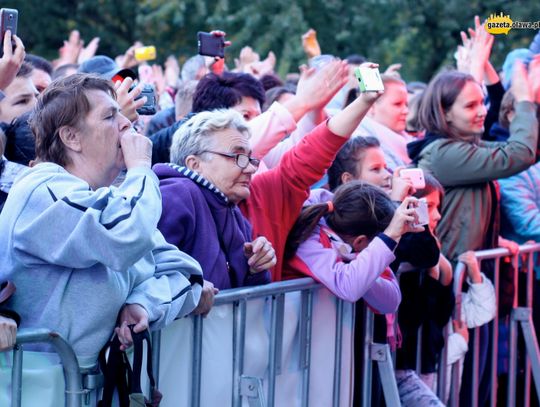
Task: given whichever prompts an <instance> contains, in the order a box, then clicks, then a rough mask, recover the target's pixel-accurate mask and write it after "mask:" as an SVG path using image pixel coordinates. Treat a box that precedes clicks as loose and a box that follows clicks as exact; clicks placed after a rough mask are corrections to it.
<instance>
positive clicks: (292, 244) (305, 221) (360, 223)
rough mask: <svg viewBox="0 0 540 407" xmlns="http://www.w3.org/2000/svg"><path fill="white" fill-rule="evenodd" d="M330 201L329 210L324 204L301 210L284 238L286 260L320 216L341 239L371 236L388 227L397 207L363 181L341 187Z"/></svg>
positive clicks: (311, 230) (378, 189)
mask: <svg viewBox="0 0 540 407" xmlns="http://www.w3.org/2000/svg"><path fill="white" fill-rule="evenodd" d="M332 203H333V210H332V211H330V208H329V206H328V204H326V203H323V204H317V205H311V206H308V207H306V208H304V209H303V210H302V212H301V214H300V216H299V217H298V220H297V221H296V223H295V224H294V226H293V228H292V230H291V233H290V234H289V237H288V239H287V245H286V247H285V258H286V259H289V258H292V257H293V256H294V254H295V253H296V250H297V249H298V246H300V244H301V243H302V242H304V241H305V240H307V238H308V237H309V236H310V235H311V233H313V230H314V229H315V226H317V224H318V223H319V221H320V219H321V218H322V217H323V216H324V217H325V220H326V222H327V224H328V226H329V227H330V228H331V229H332V230H333V231H334V232H336V233H337V234H338V235H339V236H340V237H341V238H342V239H346V238H348V237H350V238H354V237H356V236H359V235H366V236H367V237H368V238H369V239H372V238H373V237H374V236H375V235H376V234H377V233H379V232H382V231H384V229H386V228H387V227H388V225H389V224H390V221H391V220H392V217H393V216H394V212H395V208H396V206H395V204H394V203H393V202H392V200H391V199H390V197H389V196H388V195H387V194H386V193H385V192H384V191H383V190H382V189H380V188H379V187H376V186H374V185H371V184H369V183H366V182H362V181H352V182H348V183H346V184H344V185H342V186H340V187H339V188H338V189H337V190H336V193H335V194H334V198H333V200H332Z"/></svg>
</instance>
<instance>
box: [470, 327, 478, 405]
mask: <svg viewBox="0 0 540 407" xmlns="http://www.w3.org/2000/svg"><path fill="white" fill-rule="evenodd" d="M479 353H480V328H479V327H477V328H474V342H473V359H472V381H471V405H473V406H478V388H479V385H480V381H479V375H480V369H479V365H480V360H479V358H480V356H479Z"/></svg>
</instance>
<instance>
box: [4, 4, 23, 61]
mask: <svg viewBox="0 0 540 407" xmlns="http://www.w3.org/2000/svg"><path fill="white" fill-rule="evenodd" d="M18 20H19V12H18V11H17V10H15V9H13V8H1V9H0V35H1V36H2V37H1V38H2V41H3V40H4V37H5V35H6V31H8V30H9V31H10V32H11V46H12V48H13V49H15V47H16V43H15V40H14V39H13V36H14V35H17V22H18ZM1 52H2V55H3V52H4V50H3V48H2V49H1Z"/></svg>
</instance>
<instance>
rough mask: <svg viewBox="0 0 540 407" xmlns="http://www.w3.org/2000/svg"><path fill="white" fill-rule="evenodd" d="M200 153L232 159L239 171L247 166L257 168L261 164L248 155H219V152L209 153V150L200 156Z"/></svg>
mask: <svg viewBox="0 0 540 407" xmlns="http://www.w3.org/2000/svg"><path fill="white" fill-rule="evenodd" d="M202 153H212V154H217V155H220V156H222V157H227V158H234V161H235V162H236V165H238V166H239V167H240V168H241V169H245V168H247V166H248V165H249V164H251V165H253V166H254V167H255V168H259V164H260V163H261V160H258V159H256V158H252V157H250V156H249V155H247V154H242V153H236V154H235V153H221V152H219V151H210V150H204V151H201V154H202Z"/></svg>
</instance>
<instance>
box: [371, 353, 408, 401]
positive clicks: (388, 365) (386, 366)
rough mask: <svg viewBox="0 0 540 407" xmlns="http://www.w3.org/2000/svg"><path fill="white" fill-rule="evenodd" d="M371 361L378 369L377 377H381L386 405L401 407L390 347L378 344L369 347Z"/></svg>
mask: <svg viewBox="0 0 540 407" xmlns="http://www.w3.org/2000/svg"><path fill="white" fill-rule="evenodd" d="M371 359H372V360H373V361H375V362H377V365H378V367H379V375H380V377H381V384H382V388H383V393H384V400H385V401H386V405H387V406H392V407H394V406H396V407H399V406H401V401H400V400H399V392H398V388H397V383H396V376H395V374H394V365H393V363H392V354H391V353H390V346H388V345H387V344H380V343H374V344H373V345H371Z"/></svg>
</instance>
